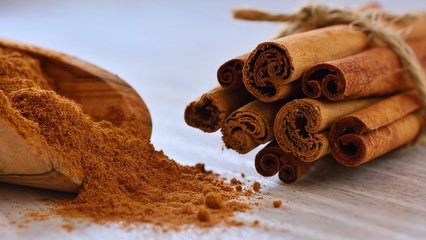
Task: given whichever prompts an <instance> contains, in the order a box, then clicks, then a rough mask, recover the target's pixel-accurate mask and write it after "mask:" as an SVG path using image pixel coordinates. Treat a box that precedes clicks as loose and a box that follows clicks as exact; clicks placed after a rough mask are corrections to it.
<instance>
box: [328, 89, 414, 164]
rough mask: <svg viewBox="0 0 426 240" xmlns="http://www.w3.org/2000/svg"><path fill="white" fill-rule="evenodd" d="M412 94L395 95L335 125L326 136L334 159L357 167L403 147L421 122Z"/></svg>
mask: <svg viewBox="0 0 426 240" xmlns="http://www.w3.org/2000/svg"><path fill="white" fill-rule="evenodd" d="M420 107H421V104H420V101H419V97H418V95H417V94H416V92H415V91H414V90H412V91H409V92H404V93H400V94H396V95H394V96H391V97H388V98H386V99H383V100H381V101H378V102H376V103H374V104H371V105H370V106H368V107H366V108H364V109H360V110H358V111H356V112H354V113H352V114H349V115H347V116H345V117H343V118H341V119H339V120H338V121H336V122H335V123H334V124H333V125H332V127H331V129H330V133H329V140H330V147H331V152H332V155H333V156H334V158H335V159H336V160H337V161H339V162H340V163H342V164H343V165H346V166H358V165H360V164H362V163H365V162H367V161H370V160H372V159H374V158H376V157H378V156H380V155H383V154H384V153H387V152H389V151H391V150H393V149H395V148H397V147H399V146H401V145H404V144H406V143H408V142H410V141H411V140H413V139H414V137H415V136H416V135H417V133H418V132H419V130H420V127H421V124H422V120H421V118H420V114H419V113H414V112H415V111H416V110H418V109H419V108H420Z"/></svg>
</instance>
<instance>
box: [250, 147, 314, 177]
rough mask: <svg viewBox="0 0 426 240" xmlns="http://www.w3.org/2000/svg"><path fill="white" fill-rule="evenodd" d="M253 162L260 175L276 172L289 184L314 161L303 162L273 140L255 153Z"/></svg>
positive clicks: (270, 174)
mask: <svg viewBox="0 0 426 240" xmlns="http://www.w3.org/2000/svg"><path fill="white" fill-rule="evenodd" d="M254 163H255V164H254V165H255V167H256V171H257V172H258V173H259V174H260V175H262V176H264V177H271V176H274V175H275V174H277V173H278V178H279V179H280V180H281V181H282V182H284V183H287V184H289V183H294V182H296V181H297V180H298V179H299V178H300V177H301V176H302V175H303V174H304V173H306V172H307V171H308V170H309V169H310V167H311V166H312V165H313V163H314V162H304V161H301V160H300V159H297V158H296V157H293V156H291V155H290V154H288V153H286V152H284V150H282V148H280V147H279V146H278V143H277V142H276V141H275V140H274V141H272V142H270V143H269V144H268V145H266V147H264V148H263V149H262V150H260V151H259V153H257V154H256V158H255V161H254Z"/></svg>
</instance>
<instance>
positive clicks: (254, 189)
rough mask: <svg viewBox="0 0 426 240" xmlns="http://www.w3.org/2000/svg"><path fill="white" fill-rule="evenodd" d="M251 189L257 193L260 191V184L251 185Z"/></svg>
mask: <svg viewBox="0 0 426 240" xmlns="http://www.w3.org/2000/svg"><path fill="white" fill-rule="evenodd" d="M252 187H253V191H255V192H259V190H260V183H258V182H254V183H253V185H252Z"/></svg>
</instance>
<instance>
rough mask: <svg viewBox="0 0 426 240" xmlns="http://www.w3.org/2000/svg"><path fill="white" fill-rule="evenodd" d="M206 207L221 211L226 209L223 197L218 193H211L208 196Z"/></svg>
mask: <svg viewBox="0 0 426 240" xmlns="http://www.w3.org/2000/svg"><path fill="white" fill-rule="evenodd" d="M205 203H206V206H207V207H209V208H213V209H221V208H223V207H224V204H223V201H222V197H221V196H220V195H219V194H217V193H212V192H211V193H209V194H207V195H206V200H205Z"/></svg>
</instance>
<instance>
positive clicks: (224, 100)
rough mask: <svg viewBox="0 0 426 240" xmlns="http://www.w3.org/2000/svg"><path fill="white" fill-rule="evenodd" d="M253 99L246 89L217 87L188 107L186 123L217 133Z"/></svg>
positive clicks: (185, 115)
mask: <svg viewBox="0 0 426 240" xmlns="http://www.w3.org/2000/svg"><path fill="white" fill-rule="evenodd" d="M253 99H254V97H253V96H252V95H251V94H250V93H249V92H248V91H247V90H246V89H245V88H236V89H225V88H223V87H216V88H214V89H212V90H210V91H209V92H207V93H205V94H203V95H202V96H201V97H200V98H198V99H197V100H195V101H193V102H191V103H190V104H189V105H188V106H187V107H186V109H185V114H184V117H185V122H186V123H187V124H188V125H189V126H191V127H195V128H198V129H200V130H202V131H204V132H215V131H217V130H219V129H220V128H221V127H222V125H223V123H224V121H225V119H226V118H227V117H228V116H229V115H230V114H231V113H232V112H234V111H235V110H237V109H238V108H240V107H242V106H244V105H245V104H247V103H249V102H250V101H252V100H253Z"/></svg>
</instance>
